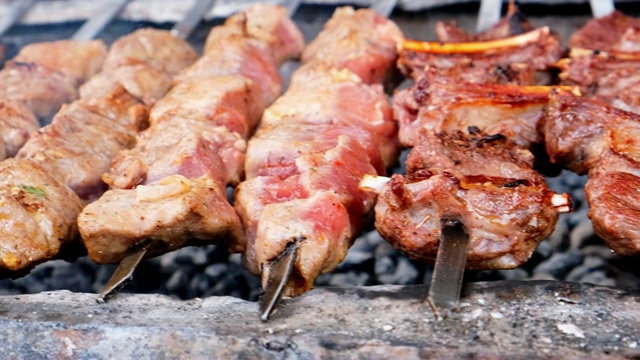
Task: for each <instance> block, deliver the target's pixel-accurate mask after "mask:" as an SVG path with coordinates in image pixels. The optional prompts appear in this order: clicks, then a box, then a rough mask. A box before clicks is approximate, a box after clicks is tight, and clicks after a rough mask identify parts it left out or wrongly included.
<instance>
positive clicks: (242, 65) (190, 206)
mask: <svg viewBox="0 0 640 360" xmlns="http://www.w3.org/2000/svg"><path fill="white" fill-rule="evenodd" d="M303 45H304V40H303V36H302V33H301V32H300V30H299V29H298V28H297V26H296V25H295V24H294V23H293V21H292V20H291V19H290V18H289V16H288V14H287V10H286V9H285V8H284V7H281V6H277V5H269V4H258V5H254V6H252V7H250V8H249V9H247V10H245V11H243V12H241V13H238V14H236V15H234V16H232V17H230V18H229V19H227V21H226V22H225V24H224V25H223V26H220V27H216V28H214V29H213V30H212V31H211V33H210V34H209V37H208V39H207V42H206V47H205V51H206V53H205V55H204V56H203V57H202V58H201V59H200V60H199V61H198V62H196V63H195V64H194V65H193V66H191V67H189V68H188V69H186V70H185V71H183V72H182V73H181V74H180V76H178V77H177V79H176V82H175V84H174V86H173V88H172V89H171V91H170V92H169V93H168V94H167V96H165V97H164V98H163V99H162V100H160V101H159V102H158V103H157V104H156V106H154V107H153V109H151V113H150V117H149V122H150V127H149V129H147V130H145V131H144V132H142V133H141V134H140V135H139V136H138V138H137V144H136V146H135V147H134V148H132V149H128V150H124V151H121V152H120V153H119V154H118V156H117V157H116V158H115V159H114V160H113V162H112V165H111V169H110V170H109V172H108V173H106V174H105V175H104V176H103V179H104V180H105V182H106V183H107V184H109V186H110V188H111V189H110V190H109V191H107V192H106V193H105V194H103V195H102V197H101V198H100V199H98V200H97V201H95V202H93V203H92V204H89V205H88V206H87V207H86V208H85V209H84V210H83V212H82V214H81V215H80V217H79V219H78V225H79V229H80V233H81V235H82V238H83V240H84V243H85V245H86V247H87V249H88V252H89V256H90V257H91V259H92V260H94V261H96V262H98V263H113V262H123V261H124V263H125V264H128V262H127V260H126V259H128V258H129V257H130V256H133V257H134V258H136V259H138V258H140V257H142V256H145V255H146V256H155V255H159V254H163V253H166V252H168V251H171V250H175V249H177V248H180V247H183V246H187V245H205V244H212V243H214V244H228V245H230V248H231V250H232V251H234V252H241V251H242V250H244V247H243V240H242V237H243V234H242V229H241V224H240V220H239V218H238V216H237V214H236V213H235V211H234V209H233V207H232V206H231V205H230V204H229V203H228V201H227V194H226V186H227V185H235V184H237V183H238V182H239V181H240V180H241V178H242V177H243V173H244V159H245V149H246V139H247V138H248V137H249V136H250V135H251V134H252V133H253V132H254V131H255V129H256V127H257V125H258V121H259V120H260V117H261V116H262V112H263V111H264V109H265V108H266V107H267V106H268V105H269V104H270V103H271V102H273V101H274V100H275V99H276V98H277V96H278V95H279V94H280V92H281V87H282V80H281V78H280V75H279V74H278V67H279V66H280V65H281V64H282V63H284V62H285V61H287V60H289V59H293V58H296V57H299V56H300V53H301V52H302V48H303ZM220 49H224V51H220ZM207 50H208V51H207ZM148 239H150V240H151V241H147V242H146V245H145V246H143V247H142V250H141V251H140V250H139V246H140V243H141V242H144V241H146V240H148ZM139 254H143V255H139ZM129 272H130V271H129ZM125 280H126V279H123V278H121V279H117V280H116V279H114V280H113V285H107V287H106V289H105V291H104V292H103V294H102V295H101V299H106V298H108V297H109V296H111V295H112V294H113V290H115V288H116V287H117V286H119V285H120V284H121V283H122V282H123V281H125ZM110 284H111V283H110Z"/></svg>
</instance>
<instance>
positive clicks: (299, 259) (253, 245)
mask: <svg viewBox="0 0 640 360" xmlns="http://www.w3.org/2000/svg"><path fill="white" fill-rule="evenodd" d="M400 39H401V33H400V30H399V29H398V28H397V27H396V26H395V25H394V24H393V23H392V22H390V21H388V20H387V19H386V18H384V17H382V16H381V15H379V14H376V13H375V12H373V11H371V10H368V9H361V10H358V11H355V10H353V9H352V8H348V7H345V8H339V9H337V10H336V12H335V13H334V15H333V17H332V18H331V19H330V20H329V22H328V23H327V24H326V25H325V27H324V29H323V31H322V32H321V33H320V34H319V35H318V37H317V38H316V40H314V41H313V42H311V43H310V44H309V45H308V46H307V48H306V49H305V51H304V53H303V55H302V59H303V61H305V64H304V65H303V66H302V67H301V68H300V69H298V70H297V71H296V72H295V74H294V75H293V77H292V82H291V85H290V87H289V89H288V90H287V92H286V93H285V94H284V95H283V96H282V97H280V98H279V99H278V100H277V101H276V102H275V103H274V104H273V105H272V106H271V107H269V108H268V109H267V111H266V112H265V115H264V116H263V120H262V125H261V128H260V130H259V131H258V132H257V133H256V135H255V136H254V138H253V139H252V140H251V141H250V142H249V148H248V151H247V153H248V161H247V164H246V174H247V180H246V181H244V182H242V183H241V184H240V185H239V186H238V188H237V189H236V195H235V208H236V210H237V211H238V213H239V214H240V217H241V219H242V222H243V225H244V226H245V231H246V236H247V244H246V251H245V253H244V261H245V266H246V267H247V268H248V269H249V270H250V271H251V272H253V273H255V274H261V275H262V280H263V287H264V288H267V294H272V295H269V296H267V297H268V299H267V300H266V301H265V302H264V303H263V305H264V304H267V303H270V302H271V300H272V299H270V298H272V297H273V296H274V295H276V297H277V295H280V293H278V292H277V291H276V292H275V293H273V292H272V291H271V290H272V289H271V287H272V286H274V285H276V284H281V283H282V281H280V280H282V279H286V278H287V277H288V276H289V273H287V274H284V273H281V272H280V271H279V270H277V269H287V268H288V269H289V270H290V271H291V272H290V275H291V276H290V277H289V281H287V282H286V284H284V285H283V286H282V289H281V290H282V292H281V293H283V294H285V295H299V294H301V293H304V292H306V291H308V290H309V289H311V288H312V286H313V282H314V280H315V278H316V277H317V276H318V275H319V274H320V273H322V272H327V271H330V270H332V269H334V268H335V267H336V266H337V265H338V264H339V263H340V262H341V261H342V259H344V257H345V255H346V251H347V249H348V248H349V246H350V245H351V242H352V241H353V239H354V237H355V236H356V235H357V233H358V232H359V231H360V229H361V227H362V224H363V219H364V217H365V216H366V215H367V213H368V212H369V211H370V209H371V208H372V206H373V196H372V195H370V194H367V193H366V192H364V191H361V190H359V189H358V182H359V179H360V178H361V177H362V176H363V175H364V174H372V175H373V174H381V173H383V171H384V168H385V166H386V165H388V164H391V163H392V161H393V159H395V158H396V156H397V154H398V150H399V146H398V144H397V141H396V140H395V139H394V133H395V131H396V129H395V126H396V125H395V124H394V122H393V119H392V114H391V109H390V106H389V104H388V100H387V98H386V96H385V94H384V92H383V89H382V86H381V85H380V82H383V81H385V80H386V79H388V74H389V73H390V72H392V71H393V63H394V61H395V58H396V51H395V48H396V43H397V41H399V40H400ZM352 54H361V55H359V56H353V55H352ZM369 83H373V85H368V84H369ZM379 171H380V172H379ZM291 246H294V247H295V248H296V251H295V252H294V254H295V256H294V259H293V260H291V261H293V265H292V266H290V267H286V266H284V267H283V266H280V264H281V263H282V261H283V260H282V259H287V258H288V257H287V256H283V254H291V251H292V250H291V248H290V247H291ZM289 258H290V257H289ZM272 271H273V273H272ZM273 274H275V276H272V275H273ZM270 280H275V281H270ZM271 308H272V307H271V306H265V307H263V311H262V319H263V320H266V318H268V316H269V314H270V312H271Z"/></svg>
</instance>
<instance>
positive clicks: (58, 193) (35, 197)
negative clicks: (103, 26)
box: [0, 29, 196, 274]
mask: <svg viewBox="0 0 640 360" xmlns="http://www.w3.org/2000/svg"><path fill="white" fill-rule="evenodd" d="M195 57H196V53H195V51H194V50H193V49H191V47H190V46H189V45H188V44H187V43H186V42H185V41H183V40H181V39H179V38H177V37H175V36H173V35H171V34H170V33H169V32H168V31H161V30H153V29H141V30H138V31H136V32H134V33H132V34H130V35H127V36H124V37H122V38H120V39H118V40H117V41H116V42H114V44H113V45H112V46H111V48H110V50H109V52H108V53H107V56H106V58H105V60H104V62H103V65H102V71H101V72H100V73H99V74H98V75H96V76H94V77H92V78H91V80H90V81H88V82H87V83H85V84H84V85H83V86H82V88H81V89H80V99H79V100H77V101H75V102H73V103H71V104H69V105H66V106H64V107H63V108H62V109H61V110H60V111H59V112H58V113H57V114H56V115H55V116H54V118H53V120H52V122H51V124H50V125H47V126H45V127H44V128H42V129H40V130H39V131H38V132H37V133H36V134H34V135H33V136H32V137H31V139H30V140H29V141H28V142H27V144H25V146H24V147H23V148H22V149H21V150H20V151H19V152H18V155H17V156H16V158H13V159H8V160H5V161H4V162H2V163H0V202H2V204H3V207H2V211H3V216H2V221H1V222H0V232H2V238H3V243H2V249H0V259H1V262H0V266H1V267H2V268H3V269H5V270H6V271H8V272H11V273H12V274H15V273H16V272H19V271H22V272H24V271H27V270H28V269H30V268H31V267H33V266H34V265H36V264H38V263H40V262H43V261H46V260H48V259H51V258H52V257H54V256H56V255H57V254H58V253H59V251H60V249H61V247H62V246H64V245H67V244H70V243H72V242H73V240H74V239H76V238H77V225H76V217H77V215H78V214H79V213H80V211H81V209H82V207H83V206H84V204H85V201H90V200H91V199H92V198H95V197H96V196H98V194H100V193H101V192H102V191H103V185H102V183H101V180H100V176H101V174H102V173H103V172H105V171H106V170H107V169H108V167H109V164H110V160H111V157H113V156H114V155H115V154H116V153H117V151H118V150H120V149H121V148H123V147H127V146H131V145H132V144H133V142H134V141H135V134H136V133H137V131H138V129H139V128H141V127H143V126H144V124H145V123H146V115H147V112H148V107H149V106H150V105H152V103H153V102H154V100H155V99H157V98H158V97H159V96H160V95H161V94H162V93H163V92H164V91H166V90H167V89H168V87H169V85H170V82H171V78H172V77H173V76H174V75H175V74H177V73H178V72H179V71H180V70H182V69H183V68H184V67H186V66H187V65H189V64H191V63H192V62H193V61H195ZM147 90H148V91H147Z"/></svg>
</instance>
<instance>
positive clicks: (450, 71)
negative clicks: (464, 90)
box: [398, 27, 563, 85]
mask: <svg viewBox="0 0 640 360" xmlns="http://www.w3.org/2000/svg"><path fill="white" fill-rule="evenodd" d="M562 53H563V48H562V46H561V45H560V42H559V40H558V38H557V37H556V36H554V35H553V34H551V32H550V31H549V28H547V27H543V28H539V29H535V30H532V31H529V32H527V33H524V34H521V35H516V36H512V37H509V38H505V39H499V40H492V41H479V42H464V43H440V42H420V41H413V40H404V41H403V42H402V43H401V45H400V59H399V61H398V66H399V67H400V70H402V72H403V73H404V74H405V75H407V76H411V77H412V78H414V79H418V78H419V77H420V76H421V74H422V73H424V72H425V71H426V70H427V69H430V68H435V69H437V70H438V71H439V72H440V73H442V74H443V75H444V76H447V77H448V78H449V79H455V80H454V81H460V80H463V81H465V82H472V83H482V84H485V83H494V84H513V85H547V84H549V83H550V81H551V76H550V70H551V69H552V68H553V66H554V64H555V63H556V62H557V61H558V60H559V59H560V57H561V56H562Z"/></svg>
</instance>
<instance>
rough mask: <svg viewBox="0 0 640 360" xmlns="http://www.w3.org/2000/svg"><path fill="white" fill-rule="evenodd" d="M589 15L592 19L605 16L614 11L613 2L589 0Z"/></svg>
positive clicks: (611, 0)
mask: <svg viewBox="0 0 640 360" xmlns="http://www.w3.org/2000/svg"><path fill="white" fill-rule="evenodd" d="M589 5H591V14H592V15H593V17H594V18H596V19H597V18H600V17H603V16H607V15H609V14H611V13H612V12H614V11H615V10H616V7H615V6H614V4H613V0H589Z"/></svg>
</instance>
